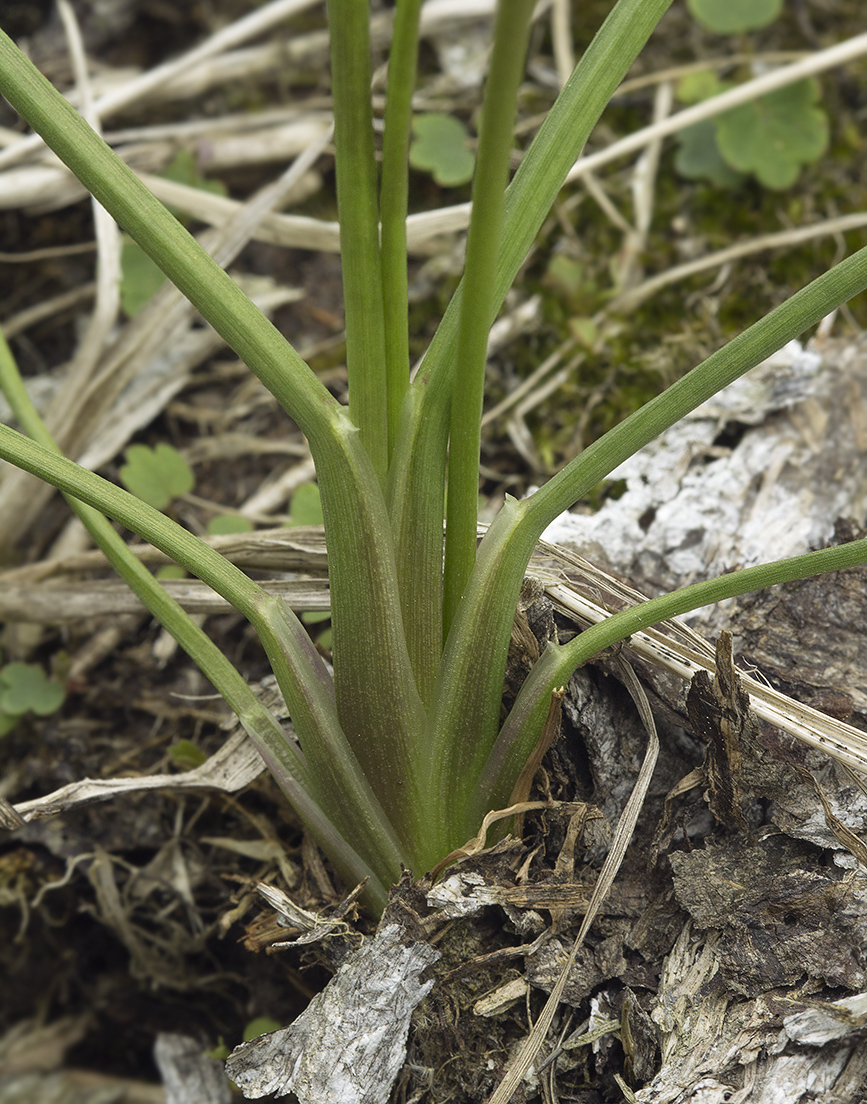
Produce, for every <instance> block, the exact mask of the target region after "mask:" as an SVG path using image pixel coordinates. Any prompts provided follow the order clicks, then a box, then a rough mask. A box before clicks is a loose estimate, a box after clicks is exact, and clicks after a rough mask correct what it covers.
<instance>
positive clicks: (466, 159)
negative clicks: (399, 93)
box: [409, 113, 475, 188]
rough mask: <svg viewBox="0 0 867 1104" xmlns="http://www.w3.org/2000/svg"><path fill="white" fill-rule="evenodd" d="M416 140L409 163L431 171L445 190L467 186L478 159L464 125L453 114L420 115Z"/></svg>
mask: <svg viewBox="0 0 867 1104" xmlns="http://www.w3.org/2000/svg"><path fill="white" fill-rule="evenodd" d="M412 128H413V133H414V134H415V139H414V141H413V143H412V145H411V146H410V150H409V161H410V164H411V165H412V167H413V168H414V169H422V170H423V171H424V172H429V173H430V174H431V176H432V177H433V178H434V180H435V181H436V183H437V184H439V185H440V187H442V188H456V187H458V186H459V185H461V184H467V183H468V182H469V181H470V180H471V179H472V176H473V166H474V164H475V158H474V157H473V152H472V150H471V149H470V148H469V145H468V136H467V131H466V128H465V127H464V125H463V123H462V122H461V121H460V120H459V119H456V118H455V117H454V116H453V115H442V114H438V113H432V114H430V115H418V116H416V118H415V120H414V121H413V124H412Z"/></svg>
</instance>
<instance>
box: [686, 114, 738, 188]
mask: <svg viewBox="0 0 867 1104" xmlns="http://www.w3.org/2000/svg"><path fill="white" fill-rule="evenodd" d="M674 167H675V169H676V170H677V171H678V172H679V173H680V175H681V176H683V177H686V179H687V180H710V181H711V182H712V183H713V184H718V185H719V186H720V187H722V188H731V187H734V185H736V184H738V183H739V182H740V181H741V180H743V179H744V174H743V173H739V172H737V171H736V170H735V169H733V168H732V167H731V165H729V163H728V162H727V161H726V160H725V158H724V157H723V155H722V154H721V153H720V151H719V146H718V145H717V140H716V125H715V123H714V121H713V119H703V120H702V121H701V122H700V123H695V124H694V125H693V126H691V127H686V128H685V129H684V130H681V131H679V132H678V134H677V153H676V154H675V155H674Z"/></svg>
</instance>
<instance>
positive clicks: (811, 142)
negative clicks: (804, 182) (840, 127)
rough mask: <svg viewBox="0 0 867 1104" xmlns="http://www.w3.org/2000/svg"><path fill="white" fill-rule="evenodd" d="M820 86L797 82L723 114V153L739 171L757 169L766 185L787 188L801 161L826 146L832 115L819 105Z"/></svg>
mask: <svg viewBox="0 0 867 1104" xmlns="http://www.w3.org/2000/svg"><path fill="white" fill-rule="evenodd" d="M818 97H819V87H818V85H817V83H816V82H815V81H814V80H804V81H799V82H798V83H797V84H790V85H788V86H787V87H785V88H780V89H778V90H777V91H776V92H770V93H768V95H767V96H762V97H761V98H760V99H758V100H754V101H753V102H751V103H747V104H742V105H741V106H740V107H736V108H734V109H733V110H732V111H727V112H726V113H725V114H724V115H721V116H720V118H719V121H718V124H717V143H718V145H719V149H720V153H722V155H723V157H724V158H725V159H726V161H727V162H728V163H729V165H731V166H732V168H734V169H737V170H738V172H745V173H746V172H748V173H754V174H755V175H756V176H757V177H758V179H759V181H760V182H761V183H762V184H764V185H765V187H766V188H777V189H780V188H788V187H790V186H791V185H792V184H794V183H795V181H796V180H797V179H798V175H799V173H800V171H801V166H802V165H807V164H809V163H810V162H811V161H815V160H817V159H818V158H819V157H821V155H822V153H824V151H825V148H826V147H827V145H828V116H827V115H826V114H825V112H824V111H823V110H822V109H821V108H820V107H818V106H817V105H816V100H817V99H818Z"/></svg>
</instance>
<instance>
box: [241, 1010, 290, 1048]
mask: <svg viewBox="0 0 867 1104" xmlns="http://www.w3.org/2000/svg"><path fill="white" fill-rule="evenodd" d="M282 1026H283V1025H282V1024H281V1023H279V1022H278V1021H277V1020H274V1019H272V1018H271V1017H270V1016H257V1017H256V1018H255V1019H254V1020H250V1022H249V1023H248V1024H247V1026H246V1027H245V1028H244V1042H245V1043H249V1041H250V1040H251V1039H258V1038H259V1036H260V1035H265V1034H266V1033H267V1032H269V1031H279V1030H280V1028H281V1027H282Z"/></svg>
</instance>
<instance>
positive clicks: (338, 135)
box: [328, 0, 388, 483]
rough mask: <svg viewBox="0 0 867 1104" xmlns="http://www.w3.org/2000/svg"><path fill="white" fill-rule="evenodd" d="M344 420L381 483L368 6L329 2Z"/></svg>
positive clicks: (382, 374) (381, 386)
mask: <svg viewBox="0 0 867 1104" xmlns="http://www.w3.org/2000/svg"><path fill="white" fill-rule="evenodd" d="M328 28H329V35H330V40H331V90H332V95H333V98H334V145H335V149H336V153H337V157H336V172H337V213H338V217H339V219H340V263H341V268H342V270H343V305H344V311H345V314H346V367H347V371H348V373H349V413H350V417H351V418H352V420H353V422H355V424H356V425H357V426H358V428H359V429H360V431H361V441H362V444H363V445H364V448H365V450H366V451H367V454H368V456H369V457H370V460H371V462H372V464H373V467H374V470H375V471H376V473H377V475H378V476H379V478H380V479H381V480H382V481H383V483H384V482H385V476H386V471H387V467H388V426H387V409H388V407H387V401H386V369H385V329H384V323H383V313H382V310H383V307H382V269H381V262H380V255H379V205H378V197H377V188H376V160H375V156H374V148H373V115H372V111H371V104H370V81H371V62H370V5H369V4H368V3H366V2H364V0H328Z"/></svg>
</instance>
